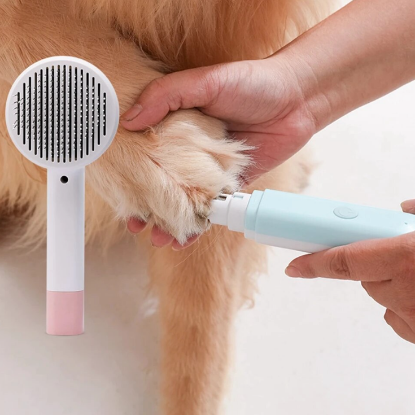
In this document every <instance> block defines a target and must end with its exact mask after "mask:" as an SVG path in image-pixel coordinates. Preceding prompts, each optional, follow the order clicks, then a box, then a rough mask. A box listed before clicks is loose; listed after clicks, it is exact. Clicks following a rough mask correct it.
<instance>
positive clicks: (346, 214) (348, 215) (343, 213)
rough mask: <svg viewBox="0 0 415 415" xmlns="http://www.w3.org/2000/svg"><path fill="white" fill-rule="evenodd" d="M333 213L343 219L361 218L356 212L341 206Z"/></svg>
mask: <svg viewBox="0 0 415 415" xmlns="http://www.w3.org/2000/svg"><path fill="white" fill-rule="evenodd" d="M333 213H334V214H335V215H336V216H337V217H338V218H341V219H354V218H357V217H358V216H359V214H358V213H357V212H356V211H355V210H353V209H351V208H349V207H347V206H339V207H337V208H336V209H334V210H333Z"/></svg>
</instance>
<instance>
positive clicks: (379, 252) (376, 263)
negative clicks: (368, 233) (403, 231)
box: [286, 235, 413, 281]
mask: <svg viewBox="0 0 415 415" xmlns="http://www.w3.org/2000/svg"><path fill="white" fill-rule="evenodd" d="M408 238H412V240H413V236H412V235H411V236H409V237H408V236H407V235H404V236H401V237H397V238H389V239H377V240H370V241H362V242H357V243H354V244H351V245H345V246H340V247H337V248H332V249H329V250H327V251H322V252H318V253H316V254H309V255H304V256H302V257H299V258H297V259H295V260H294V261H292V262H291V263H290V264H289V266H288V267H287V269H286V274H287V275H288V276H290V277H302V278H316V277H324V278H333V279H342V280H354V281H386V280H390V279H393V278H394V276H397V275H399V274H400V273H401V272H403V270H402V268H404V267H405V265H407V258H406V257H405V254H406V253H407V249H401V248H402V246H403V245H404V244H406V245H408V243H409V239H408Z"/></svg>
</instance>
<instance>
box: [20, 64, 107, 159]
mask: <svg viewBox="0 0 415 415" xmlns="http://www.w3.org/2000/svg"><path fill="white" fill-rule="evenodd" d="M20 89H21V90H20V91H18V92H17V93H16V94H15V108H14V110H15V122H14V128H15V129H16V130H17V131H16V133H17V136H18V137H19V139H21V140H22V141H21V143H22V144H23V146H25V147H26V148H27V149H28V150H29V151H30V152H32V154H33V155H35V156H36V157H37V158H39V159H44V160H47V161H49V162H52V163H59V164H61V163H71V162H73V161H77V160H79V159H83V158H85V157H87V156H88V155H90V154H92V153H93V152H94V151H96V150H97V149H98V147H99V146H100V145H101V139H102V137H105V136H106V133H107V131H106V130H107V126H106V121H107V114H106V111H107V108H106V107H107V102H106V100H107V97H106V93H105V92H103V88H102V87H101V83H100V82H98V81H97V80H96V78H95V77H94V75H93V74H91V73H89V72H88V71H87V70H85V69H83V68H78V67H77V66H76V65H70V64H68V65H65V64H60V65H50V66H48V67H45V68H42V69H40V70H38V71H36V72H34V73H33V74H32V75H31V76H29V77H28V78H27V79H26V80H25V82H24V83H23V84H22V87H21V88H20Z"/></svg>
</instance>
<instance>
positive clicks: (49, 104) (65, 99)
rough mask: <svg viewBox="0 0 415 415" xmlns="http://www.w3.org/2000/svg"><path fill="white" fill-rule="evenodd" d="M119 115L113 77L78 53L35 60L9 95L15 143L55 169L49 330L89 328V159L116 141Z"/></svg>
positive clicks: (50, 204)
mask: <svg viewBox="0 0 415 415" xmlns="http://www.w3.org/2000/svg"><path fill="white" fill-rule="evenodd" d="M118 120H119V106H118V99H117V96H116V93H115V90H114V88H113V86H112V85H111V82H110V81H109V80H108V78H107V77H106V76H105V75H104V74H103V73H102V72H101V71H100V70H99V69H98V68H96V67H95V66H93V65H91V64H90V63H88V62H86V61H84V60H81V59H78V58H73V57H67V56H56V57H51V58H48V59H44V60H41V61H39V62H36V63H35V64H33V65H31V66H30V67H29V68H27V69H26V70H25V71H24V72H23V73H22V74H21V75H20V76H19V77H18V78H17V80H16V81H15V83H14V84H13V86H12V88H11V90H10V93H9V96H8V98H7V104H6V122H7V127H8V130H9V134H10V137H11V139H12V141H13V143H14V144H15V146H16V147H17V149H18V150H19V151H20V152H21V153H22V154H23V155H24V156H25V157H26V158H28V159H29V160H30V161H32V162H33V163H35V164H37V165H38V166H41V167H44V168H46V169H47V199H48V201H47V298H46V303H47V306H46V332H47V333H48V334H52V335H77V334H82V333H83V331H84V251H85V247H84V245H85V242H84V234H85V219H84V216H85V166H86V165H88V164H90V163H92V162H93V161H94V160H96V159H97V158H98V157H100V156H101V155H102V154H103V153H104V152H105V150H106V149H107V148H108V147H109V145H110V144H111V142H112V140H113V138H114V136H115V134H116V131H117V127H118Z"/></svg>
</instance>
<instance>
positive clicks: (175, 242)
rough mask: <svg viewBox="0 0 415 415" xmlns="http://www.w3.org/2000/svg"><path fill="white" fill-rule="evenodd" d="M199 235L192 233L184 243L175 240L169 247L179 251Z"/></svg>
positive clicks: (193, 241)
mask: <svg viewBox="0 0 415 415" xmlns="http://www.w3.org/2000/svg"><path fill="white" fill-rule="evenodd" d="M199 237H200V235H194V236H192V237H191V238H189V239H188V240H187V241H186V242H185V243H184V244H180V243H179V242H177V241H176V240H174V241H173V243H172V245H171V247H172V248H173V250H174V251H180V250H182V249H186V248H188V247H189V246H190V245H193V244H194V243H195V242H196V241H197V240H198V239H199Z"/></svg>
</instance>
